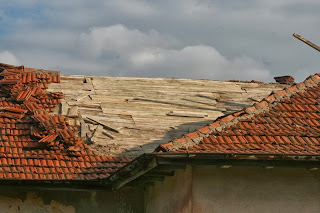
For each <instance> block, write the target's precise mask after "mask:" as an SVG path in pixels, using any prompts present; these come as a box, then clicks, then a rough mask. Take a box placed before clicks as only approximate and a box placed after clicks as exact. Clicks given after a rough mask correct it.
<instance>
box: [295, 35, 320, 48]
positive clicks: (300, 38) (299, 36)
mask: <svg viewBox="0 0 320 213" xmlns="http://www.w3.org/2000/svg"><path fill="white" fill-rule="evenodd" d="M293 36H294V37H295V38H297V39H299V40H300V41H302V42H304V43H306V44H308V45H309V46H310V47H312V48H314V49H316V50H318V51H319V52H320V47H319V46H317V45H315V44H314V43H312V42H311V41H308V40H307V39H305V38H303V37H302V36H301V35H298V34H297V33H293Z"/></svg>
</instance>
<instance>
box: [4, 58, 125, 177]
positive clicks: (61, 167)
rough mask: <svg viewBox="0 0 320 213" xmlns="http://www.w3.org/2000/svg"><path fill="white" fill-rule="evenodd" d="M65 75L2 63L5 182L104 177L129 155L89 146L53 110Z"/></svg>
mask: <svg viewBox="0 0 320 213" xmlns="http://www.w3.org/2000/svg"><path fill="white" fill-rule="evenodd" d="M59 82H60V73H59V72H57V71H48V70H41V69H31V68H25V67H23V66H12V65H7V64H0V127H1V140H0V180H1V181H3V180H19V181H23V180H36V181H43V180H54V181H65V180H101V179H106V178H107V177H108V176H109V175H110V173H112V172H114V171H115V170H116V169H118V168H119V167H121V166H123V165H125V164H126V163H127V162H128V161H129V159H128V158H125V157H107V156H100V155H99V154H97V152H95V151H92V150H90V149H89V147H88V145H86V144H85V143H84V142H83V140H82V139H81V138H79V137H78V136H77V135H78V133H77V131H78V129H77V127H74V126H71V125H69V123H68V121H67V119H66V118H65V117H64V116H63V115H57V114H55V113H53V111H54V109H55V108H56V106H57V105H58V104H59V103H61V99H62V98H63V94H62V93H59V92H48V91H47V88H48V84H55V83H59Z"/></svg>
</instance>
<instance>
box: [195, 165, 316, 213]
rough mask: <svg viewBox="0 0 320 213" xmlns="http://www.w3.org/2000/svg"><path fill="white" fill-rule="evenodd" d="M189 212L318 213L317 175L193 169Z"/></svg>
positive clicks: (296, 170) (293, 170)
mask: <svg viewBox="0 0 320 213" xmlns="http://www.w3.org/2000/svg"><path fill="white" fill-rule="evenodd" d="M192 191H193V202H192V206H193V212H195V213H202V212H213V213H225V212H228V213H232V212H237V213H242V212H243V213H251V212H252V213H256V212H259V213H271V212H272V213H276V212H281V213H285V212H288V213H295V212H296V213H301V212H308V213H319V212H320V173H319V171H310V170H308V169H303V168H273V169H265V168H260V167H231V168H229V169H222V168H217V167H214V166H196V167H194V168H193V189H192Z"/></svg>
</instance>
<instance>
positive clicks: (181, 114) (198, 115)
mask: <svg viewBox="0 0 320 213" xmlns="http://www.w3.org/2000/svg"><path fill="white" fill-rule="evenodd" d="M166 115H169V116H178V117H192V118H205V117H208V114H207V113H199V112H198V113H197V112H186V111H170V112H168V113H167V114H166Z"/></svg>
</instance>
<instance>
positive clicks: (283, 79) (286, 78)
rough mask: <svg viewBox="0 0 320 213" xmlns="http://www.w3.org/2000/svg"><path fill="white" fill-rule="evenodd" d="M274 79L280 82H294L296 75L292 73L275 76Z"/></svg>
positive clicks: (290, 83)
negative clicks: (291, 74)
mask: <svg viewBox="0 0 320 213" xmlns="http://www.w3.org/2000/svg"><path fill="white" fill-rule="evenodd" d="M274 80H276V82H277V83H280V84H289V85H292V84H294V77H292V76H290V75H286V76H278V77H274Z"/></svg>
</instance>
